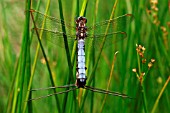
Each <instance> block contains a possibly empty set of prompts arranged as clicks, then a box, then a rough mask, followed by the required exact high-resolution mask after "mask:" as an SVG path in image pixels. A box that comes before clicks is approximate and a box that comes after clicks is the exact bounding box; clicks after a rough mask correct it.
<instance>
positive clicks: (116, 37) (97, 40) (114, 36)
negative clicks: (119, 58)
mask: <svg viewBox="0 0 170 113" xmlns="http://www.w3.org/2000/svg"><path fill="white" fill-rule="evenodd" d="M126 37H127V34H126V32H121V31H118V32H112V33H109V34H106V35H105V34H99V35H93V36H92V37H88V38H87V39H86V41H85V42H86V45H89V44H90V45H91V40H90V39H93V44H94V48H95V50H99V49H100V48H101V46H102V43H103V41H104V46H103V48H106V47H108V46H111V45H113V44H115V43H116V42H118V41H121V40H123V39H125V38H126ZM104 38H105V39H104ZM97 48H98V49H97Z"/></svg>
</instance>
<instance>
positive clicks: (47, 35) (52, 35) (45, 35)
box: [34, 28, 75, 48]
mask: <svg viewBox="0 0 170 113" xmlns="http://www.w3.org/2000/svg"><path fill="white" fill-rule="evenodd" d="M35 30H37V31H38V34H39V35H40V37H42V38H41V40H42V43H43V44H46V43H47V42H50V43H51V44H52V45H53V46H59V47H62V48H64V47H65V45H64V38H63V35H66V36H67V41H68V45H69V46H71V45H73V43H74V41H75V35H70V34H65V33H63V32H58V31H55V32H54V31H50V30H47V29H41V28H36V29H34V37H37V34H36V33H35ZM41 33H42V34H41Z"/></svg>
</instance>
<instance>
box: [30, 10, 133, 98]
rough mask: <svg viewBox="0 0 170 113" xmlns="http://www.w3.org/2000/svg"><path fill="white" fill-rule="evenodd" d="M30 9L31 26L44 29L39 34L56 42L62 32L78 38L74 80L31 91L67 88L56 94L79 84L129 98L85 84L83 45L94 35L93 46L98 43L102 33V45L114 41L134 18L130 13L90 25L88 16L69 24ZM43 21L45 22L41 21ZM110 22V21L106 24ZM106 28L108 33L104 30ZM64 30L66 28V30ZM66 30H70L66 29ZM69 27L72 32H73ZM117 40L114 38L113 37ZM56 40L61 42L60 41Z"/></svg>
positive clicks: (73, 88)
mask: <svg viewBox="0 0 170 113" xmlns="http://www.w3.org/2000/svg"><path fill="white" fill-rule="evenodd" d="M30 13H31V14H32V16H33V17H34V16H35V15H36V17H37V20H36V21H35V25H34V28H33V30H35V31H36V32H37V33H39V34H40V33H41V32H42V33H43V34H42V37H43V38H45V39H47V40H49V41H51V42H53V43H56V42H59V40H63V38H64V37H63V36H64V35H65V36H67V39H68V40H69V41H72V42H74V41H75V40H77V42H78V43H77V68H76V82H75V84H69V85H64V86H57V87H49V88H39V89H32V90H31V91H37V90H46V89H53V88H68V87H71V89H68V90H66V91H62V92H57V93H55V94H63V93H66V92H70V91H73V90H76V89H79V88H83V89H87V90H90V91H93V92H98V93H103V94H110V95H114V96H119V97H122V98H129V99H132V97H129V96H128V95H126V94H123V93H119V92H115V91H109V90H104V89H99V88H95V87H91V86H87V85H86V80H87V76H86V69H87V67H86V66H85V45H88V43H87V42H88V40H90V39H93V41H94V47H97V46H99V44H101V41H102V39H103V37H105V45H110V44H113V43H115V42H116V41H118V40H123V39H124V38H126V37H127V34H126V32H125V31H124V28H125V25H127V24H129V23H130V22H131V21H132V20H133V18H134V17H133V15H132V14H124V15H122V16H119V17H116V18H113V19H110V20H105V21H102V22H99V23H96V24H95V25H92V26H87V19H86V18H85V17H83V16H80V17H78V18H77V19H76V20H75V26H72V25H71V24H69V23H65V21H64V20H61V19H57V18H55V17H51V16H48V15H45V14H43V13H41V12H39V11H36V10H33V9H32V10H30ZM42 23H45V24H44V25H43V24H42ZM108 24H109V25H108ZM63 27H65V32H63V29H62V28H63ZM106 28H107V33H106ZM66 31H67V32H66ZM68 31H69V32H68ZM72 31H73V32H75V33H73V34H72ZM114 36H115V38H116V40H113V38H114ZM59 44H62V43H60V42H59ZM55 94H49V95H46V96H42V97H37V98H33V99H31V100H37V99H40V98H45V97H49V96H52V95H55Z"/></svg>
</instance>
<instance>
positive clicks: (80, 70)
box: [76, 39, 86, 87]
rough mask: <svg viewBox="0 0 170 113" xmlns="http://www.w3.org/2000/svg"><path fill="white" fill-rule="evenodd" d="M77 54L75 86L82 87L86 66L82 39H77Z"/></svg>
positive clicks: (84, 81)
mask: <svg viewBox="0 0 170 113" xmlns="http://www.w3.org/2000/svg"><path fill="white" fill-rule="evenodd" d="M77 47H78V56H77V74H76V76H77V83H76V84H77V86H78V87H84V85H85V84H86V66H85V51H84V50H85V49H84V47H85V46H84V39H79V40H78V46H77Z"/></svg>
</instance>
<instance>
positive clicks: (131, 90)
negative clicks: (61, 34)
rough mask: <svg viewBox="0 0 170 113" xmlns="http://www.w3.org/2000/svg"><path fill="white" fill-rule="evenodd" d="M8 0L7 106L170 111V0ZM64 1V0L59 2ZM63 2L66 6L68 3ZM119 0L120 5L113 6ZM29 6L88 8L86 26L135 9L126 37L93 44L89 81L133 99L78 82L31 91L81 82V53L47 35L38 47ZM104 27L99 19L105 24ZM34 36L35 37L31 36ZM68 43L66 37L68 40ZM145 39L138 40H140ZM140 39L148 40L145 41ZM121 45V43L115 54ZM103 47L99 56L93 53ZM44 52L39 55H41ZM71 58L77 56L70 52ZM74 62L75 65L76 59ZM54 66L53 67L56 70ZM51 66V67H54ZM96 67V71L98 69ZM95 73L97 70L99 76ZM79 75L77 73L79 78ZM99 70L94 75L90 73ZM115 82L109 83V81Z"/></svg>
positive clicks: (68, 15) (2, 27)
mask: <svg viewBox="0 0 170 113" xmlns="http://www.w3.org/2000/svg"><path fill="white" fill-rule="evenodd" d="M29 2H30V1H29V0H26V1H19V0H1V1H0V97H1V98H0V112H2V113H3V112H4V113H21V112H22V113H40V112H41V113H63V112H67V113H69V112H70V113H73V112H82V113H99V112H103V113H160V112H162V113H168V112H169V111H170V91H169V90H170V85H169V84H168V83H169V80H170V52H169V51H170V50H169V42H170V39H169V38H170V35H169V33H170V0H162V1H161V0H140V1H139V0H117V4H116V1H115V0H105V1H104V0H51V1H49V0H48V1H47V0H34V1H32V4H29ZM60 3H62V4H60ZM61 6H62V7H61ZM114 6H115V7H114ZM29 7H31V9H35V10H38V11H40V12H42V13H44V14H45V13H46V10H47V9H48V13H47V14H48V15H50V16H53V17H56V18H59V19H60V15H61V14H63V15H64V19H65V22H66V23H67V22H71V24H73V25H74V20H75V18H76V17H77V16H79V15H80V13H81V11H83V10H84V11H85V12H84V15H85V17H86V18H87V26H88V25H93V24H95V23H96V22H100V21H104V20H108V19H109V18H110V15H111V14H112V11H113V9H114V10H115V11H114V17H118V16H120V15H123V14H127V13H129V14H133V16H134V19H133V21H132V22H129V23H127V25H126V24H122V25H121V27H124V31H126V33H127V37H126V38H125V39H124V40H121V41H119V42H117V43H115V44H113V45H111V47H110V46H109V47H108V48H104V49H103V51H102V53H101V55H100V60H99V62H98V63H97V68H96V69H95V70H94V71H93V69H94V67H95V63H96V62H95V60H96V59H97V57H98V56H97V55H98V54H99V53H100V50H99V48H94V50H91V49H90V46H86V61H87V62H86V66H87V78H88V79H87V84H90V86H93V87H96V88H102V89H107V88H108V89H109V90H111V91H118V92H121V93H124V94H127V95H128V96H130V97H133V98H134V99H128V98H121V97H117V96H112V95H107V97H106V96H105V95H104V94H99V93H93V92H90V91H88V92H87V91H86V90H82V89H78V90H76V91H74V92H69V93H68V95H67V94H60V95H57V96H51V97H48V98H42V99H39V100H33V101H27V100H29V99H31V98H36V97H40V96H43V95H48V94H52V93H54V92H59V91H64V89H56V90H41V91H35V92H30V91H29V90H30V89H34V88H47V87H50V86H52V85H55V86H62V85H66V84H68V83H72V84H73V83H75V80H76V79H75V77H76V75H75V73H76V57H75V54H74V51H75V49H74V48H73V45H72V46H71V47H70V49H69V51H70V56H69V55H68V51H67V49H65V48H64V47H58V46H56V45H55V43H51V42H48V41H45V42H44V43H43V48H44V50H45V54H46V56H47V59H48V66H49V68H47V65H46V64H47V63H45V58H44V55H43V52H42V50H41V49H39V50H38V51H39V53H37V44H38V43H39V42H38V40H37V37H36V36H33V37H32V30H31V28H33V22H32V19H31V17H30V16H29V9H30V8H29ZM99 27H100V26H99ZM29 42H30V43H29ZM62 43H64V42H62ZM137 45H138V46H137ZM139 45H141V46H139ZM116 51H119V52H118V54H116V55H115V53H116ZM94 52H95V53H96V54H97V55H95V56H94V57H93V54H92V53H94ZM36 55H37V58H36ZM68 59H70V61H69V60H68ZM70 63H72V65H69V64H70ZM49 70H51V71H49ZM50 72H51V74H50ZM91 73H92V74H91ZM94 75H95V76H94ZM72 76H73V78H72ZM91 76H92V79H91V80H92V82H88V80H89V79H90V78H91ZM109 82H110V85H108V83H109Z"/></svg>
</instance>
